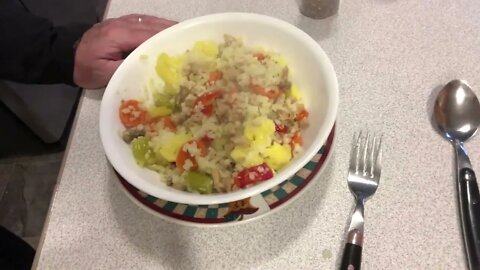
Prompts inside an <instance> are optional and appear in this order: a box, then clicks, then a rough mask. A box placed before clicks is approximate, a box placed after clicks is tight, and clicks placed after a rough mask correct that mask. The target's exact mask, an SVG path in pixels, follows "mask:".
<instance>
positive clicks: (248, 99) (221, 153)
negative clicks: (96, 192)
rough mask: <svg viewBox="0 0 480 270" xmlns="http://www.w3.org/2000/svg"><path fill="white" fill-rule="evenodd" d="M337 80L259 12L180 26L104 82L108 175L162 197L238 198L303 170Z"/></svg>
mask: <svg viewBox="0 0 480 270" xmlns="http://www.w3.org/2000/svg"><path fill="white" fill-rule="evenodd" d="M337 107H338V85H337V79H336V75H335V72H334V69H333V67H332V64H331V63H330V61H329V59H328V57H327V55H326V54H325V52H324V51H323V50H322V49H321V48H320V46H319V45H318V44H317V43H316V42H315V41H314V40H313V39H312V38H311V37H310V36H308V35H307V34H306V33H304V32H303V31H301V30H299V29H298V28H296V27H295V26H293V25H290V24H288V23H286V22H284V21H281V20H279V19H275V18H272V17H268V16H265V15H258V14H247V13H222V14H213V15H207V16H203V17H198V18H194V19H191V20H187V21H184V22H181V23H179V24H177V25H175V26H172V27H171V28H168V29H166V30H164V31H162V32H160V33H158V34H157V35H155V36H153V37H152V38H150V39H149V40H147V41H146V42H144V43H143V44H142V45H140V46H139V47H138V48H137V49H136V50H134V51H133V52H132V53H131V54H130V55H129V56H128V57H127V58H126V59H125V60H124V62H123V63H122V64H121V65H120V67H119V68H118V69H117V71H116V72H115V74H114V75H113V77H112V79H111V80H110V82H109V84H108V86H107V88H106V90H105V93H104V96H103V99H102V103H101V109H100V135H101V140H102V144H103V147H104V150H105V153H106V156H107V158H108V160H109V161H110V163H111V164H112V166H113V167H114V169H115V170H116V171H117V172H118V173H119V174H120V175H121V176H122V177H123V178H125V179H126V180H127V181H128V182H129V183H130V184H132V185H133V186H135V187H136V188H138V189H140V190H142V191H144V192H145V193H148V194H150V195H152V196H155V197H158V198H162V199H164V200H168V201H173V202H178V203H186V204H195V205H208V204H217V203H226V202H232V201H237V200H241V199H244V198H247V197H251V196H253V195H256V194H259V193H261V192H263V191H265V190H267V189H270V188H272V187H274V186H275V185H278V184H280V183H281V182H282V181H284V180H286V179H287V178H288V177H290V176H292V175H293V174H295V173H296V172H297V171H298V170H300V169H301V168H302V167H303V166H304V165H305V164H306V163H307V162H308V161H309V160H310V159H311V158H312V157H313V156H314V155H315V154H316V153H317V152H318V150H319V149H320V147H321V146H322V144H323V143H324V142H325V141H326V139H327V137H328V135H329V132H330V131H331V129H332V127H333V125H334V122H335V118H336V114H337Z"/></svg>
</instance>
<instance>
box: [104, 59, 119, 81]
mask: <svg viewBox="0 0 480 270" xmlns="http://www.w3.org/2000/svg"><path fill="white" fill-rule="evenodd" d="M122 63H123V60H116V61H111V60H106V62H105V64H104V67H103V70H102V73H101V77H102V80H103V81H104V83H105V85H107V83H108V82H109V81H110V79H111V78H112V76H113V74H114V73H115V71H116V70H117V69H118V67H119V66H120V65H121V64H122Z"/></svg>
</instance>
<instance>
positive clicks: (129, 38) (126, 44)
mask: <svg viewBox="0 0 480 270" xmlns="http://www.w3.org/2000/svg"><path fill="white" fill-rule="evenodd" d="M123 30H124V31H119V32H118V34H117V36H115V37H112V41H113V42H115V45H116V47H117V48H118V49H119V50H120V51H122V52H126V51H131V50H133V49H135V48H136V47H138V45H140V44H142V43H143V42H144V41H145V40H147V39H149V38H150V37H152V36H153V35H155V34H156V33H158V31H156V30H155V29H152V28H149V29H134V28H129V29H128V30H127V29H123Z"/></svg>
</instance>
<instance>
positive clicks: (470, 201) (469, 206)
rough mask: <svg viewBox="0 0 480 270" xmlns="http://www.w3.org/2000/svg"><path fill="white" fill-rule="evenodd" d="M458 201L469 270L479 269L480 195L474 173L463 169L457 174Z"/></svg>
mask: <svg viewBox="0 0 480 270" xmlns="http://www.w3.org/2000/svg"><path fill="white" fill-rule="evenodd" d="M458 180H459V183H458V185H459V189H458V192H459V196H460V197H459V199H460V211H461V216H462V227H463V238H464V241H465V250H466V252H467V258H468V264H469V265H470V269H480V194H479V191H478V184H477V179H476V177H475V172H474V171H473V170H472V169H469V168H463V169H461V170H460V172H459V179H458Z"/></svg>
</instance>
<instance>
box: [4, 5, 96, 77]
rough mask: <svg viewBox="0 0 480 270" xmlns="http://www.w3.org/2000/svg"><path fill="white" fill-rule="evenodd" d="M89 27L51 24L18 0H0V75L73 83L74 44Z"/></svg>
mask: <svg viewBox="0 0 480 270" xmlns="http://www.w3.org/2000/svg"><path fill="white" fill-rule="evenodd" d="M90 27H91V25H87V24H71V25H66V26H59V27H54V26H53V24H52V23H51V22H50V21H49V20H47V19H44V18H41V17H38V16H35V15H33V14H31V13H29V12H28V11H27V10H26V9H25V8H24V6H23V5H22V4H21V3H20V1H18V0H0V79H7V80H12V81H18V82H24V83H66V84H71V85H74V83H73V65H74V59H75V48H74V45H75V43H76V42H77V41H78V40H79V39H80V38H81V37H82V35H83V33H84V32H85V31H86V30H87V29H88V28H90Z"/></svg>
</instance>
